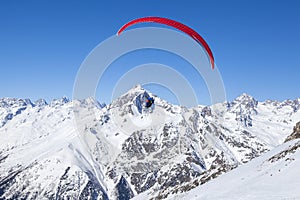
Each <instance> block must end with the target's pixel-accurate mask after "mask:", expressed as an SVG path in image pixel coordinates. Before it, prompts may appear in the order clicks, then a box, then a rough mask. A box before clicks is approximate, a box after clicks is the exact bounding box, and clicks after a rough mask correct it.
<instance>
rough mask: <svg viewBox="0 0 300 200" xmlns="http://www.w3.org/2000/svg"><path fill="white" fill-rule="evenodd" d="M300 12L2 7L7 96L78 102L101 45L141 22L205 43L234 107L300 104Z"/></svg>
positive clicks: (248, 5) (171, 5) (251, 4)
mask: <svg viewBox="0 0 300 200" xmlns="http://www.w3.org/2000/svg"><path fill="white" fill-rule="evenodd" d="M299 9H300V1H297V0H294V1H292V0H287V1H283V0H281V1H277V0H243V1H239V0H236V1H231V0H229V1H223V0H219V1H216V0H209V1H208V0H207V1H200V0H199V1H197V0H194V1H170V0H165V1H160V0H153V1H83V0H82V1H71V0H70V1H58V0H54V1H53V0H51V1H50V0H48V1H46V0H43V1H40V0H39V1H38V0H37V1H31V0H28V1H17V0H2V1H1V2H0V69H1V72H0V80H1V84H0V96H1V97H18V98H31V99H33V100H36V99H38V98H45V99H47V100H50V99H52V98H59V97H61V96H64V95H65V96H68V97H71V96H72V89H73V83H74V79H75V76H76V73H77V70H78V68H79V67H80V64H81V63H82V61H83V60H84V58H85V57H86V56H87V54H88V53H89V52H90V51H91V50H92V49H93V48H94V47H95V46H96V45H98V44H99V43H100V42H101V41H103V40H105V39H107V38H108V37H110V36H112V35H114V34H115V33H116V32H117V30H118V29H119V28H120V27H121V26H122V25H123V24H124V23H126V22H128V21H130V20H132V19H134V18H138V17H143V16H162V17H168V18H171V19H175V20H178V21H180V22H183V23H185V24H187V25H189V26H190V27H192V28H193V29H195V30H196V31H198V32H200V34H201V35H202V36H203V37H204V38H205V39H206V41H207V42H208V43H209V45H210V47H211V49H212V51H213V53H214V56H215V60H216V63H217V66H218V68H219V70H220V71H221V74H222V77H223V80H224V84H225V87H226V92H227V97H228V99H229V100H232V99H234V98H235V97H236V96H238V95H240V94H241V93H249V94H250V95H252V96H254V97H255V98H257V99H258V100H265V99H276V100H284V99H295V98H298V97H300V89H299V74H300V64H299V63H300V62H299V57H300V50H299V48H300V26H299V22H300V12H299ZM187 78H189V77H187ZM98 98H101V97H98ZM100 101H101V99H100Z"/></svg>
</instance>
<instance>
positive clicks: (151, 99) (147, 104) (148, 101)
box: [145, 97, 154, 108]
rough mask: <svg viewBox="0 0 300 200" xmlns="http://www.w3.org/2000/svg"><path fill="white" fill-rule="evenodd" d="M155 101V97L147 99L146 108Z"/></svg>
mask: <svg viewBox="0 0 300 200" xmlns="http://www.w3.org/2000/svg"><path fill="white" fill-rule="evenodd" d="M153 103H154V99H153V97H149V98H147V99H146V100H145V106H146V108H150V107H151V106H152V104H153Z"/></svg>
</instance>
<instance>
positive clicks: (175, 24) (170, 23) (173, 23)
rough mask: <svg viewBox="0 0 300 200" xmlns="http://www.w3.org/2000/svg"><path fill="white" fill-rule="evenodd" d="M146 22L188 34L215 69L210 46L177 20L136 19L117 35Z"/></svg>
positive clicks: (124, 26)
mask: <svg viewBox="0 0 300 200" xmlns="http://www.w3.org/2000/svg"><path fill="white" fill-rule="evenodd" d="M144 22H152V23H159V24H165V25H168V26H171V27H174V28H176V29H178V30H180V31H182V32H184V33H186V34H187V35H189V36H190V37H192V38H193V39H194V40H195V41H196V42H198V43H199V44H200V45H201V46H202V47H203V48H204V49H205V51H206V53H207V55H208V57H209V60H210V64H211V67H212V69H214V66H215V64H214V57H213V54H212V51H211V49H210V47H209V46H208V44H207V43H206V41H205V40H204V39H203V38H202V37H201V35H199V33H197V32H196V31H195V30H193V29H192V28H190V27H188V26H186V25H184V24H182V23H180V22H177V21H175V20H172V19H168V18H163V17H143V18H138V19H134V20H132V21H130V22H128V23H126V24H125V25H123V26H122V27H121V28H120V29H119V31H118V33H117V35H120V34H121V33H122V32H123V31H124V30H125V29H127V28H128V27H130V26H132V25H134V24H138V23H144Z"/></svg>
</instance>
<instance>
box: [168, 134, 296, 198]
mask: <svg viewBox="0 0 300 200" xmlns="http://www.w3.org/2000/svg"><path fill="white" fill-rule="evenodd" d="M299 169H300V140H299V139H298V140H294V141H290V142H288V143H285V144H283V145H281V146H279V147H277V148H275V149H273V150H272V151H270V152H268V153H266V154H264V155H262V156H260V157H258V158H255V159H253V160H252V161H250V162H249V163H247V164H245V165H243V166H240V167H238V168H236V169H234V170H232V171H230V172H228V173H226V174H224V175H221V176H220V177H218V178H217V179H215V180H212V181H210V182H208V183H206V184H204V185H201V186H198V187H197V188H195V189H193V190H191V191H189V192H187V193H186V194H180V195H175V196H170V197H169V198H170V199H182V200H184V199H188V200H191V199H215V200H217V199H222V200H226V199H228V200H229V199H230V200H237V199H244V200H247V199H249V200H252V199H265V200H268V199H270V200H277V199H278V200H281V199H291V200H292V199H295V200H296V199H300V190H299V185H300V173H299V172H300V170H299Z"/></svg>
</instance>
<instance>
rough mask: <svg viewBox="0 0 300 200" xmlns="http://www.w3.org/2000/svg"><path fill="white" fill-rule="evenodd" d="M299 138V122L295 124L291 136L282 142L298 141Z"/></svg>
mask: <svg viewBox="0 0 300 200" xmlns="http://www.w3.org/2000/svg"><path fill="white" fill-rule="evenodd" d="M298 138H300V122H298V123H297V124H296V126H295V127H294V131H293V133H292V134H291V135H289V136H288V137H287V138H286V139H285V141H284V142H288V141H290V140H294V139H298Z"/></svg>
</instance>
